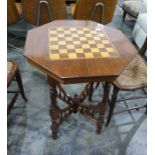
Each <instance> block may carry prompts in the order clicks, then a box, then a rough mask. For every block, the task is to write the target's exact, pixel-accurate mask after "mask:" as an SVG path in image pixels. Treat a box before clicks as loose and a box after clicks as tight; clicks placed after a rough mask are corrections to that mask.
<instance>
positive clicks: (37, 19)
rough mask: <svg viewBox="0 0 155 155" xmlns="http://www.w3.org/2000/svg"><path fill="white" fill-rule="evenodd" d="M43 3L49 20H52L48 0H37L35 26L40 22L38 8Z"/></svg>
mask: <svg viewBox="0 0 155 155" xmlns="http://www.w3.org/2000/svg"><path fill="white" fill-rule="evenodd" d="M43 4H45V5H46V7H47V10H48V18H49V21H52V13H51V8H50V6H49V2H48V0H37V17H36V24H37V26H39V24H40V9H41V6H42V5H43Z"/></svg>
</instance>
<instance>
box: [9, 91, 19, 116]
mask: <svg viewBox="0 0 155 155" xmlns="http://www.w3.org/2000/svg"><path fill="white" fill-rule="evenodd" d="M18 95H19V90H18V91H17V92H16V93H15V95H14V97H13V98H12V100H11V102H10V103H9V105H8V107H7V115H9V113H10V111H11V110H12V108H13V106H14V104H15V102H16V100H17V97H18Z"/></svg>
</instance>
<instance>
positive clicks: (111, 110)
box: [106, 86, 119, 126]
mask: <svg viewBox="0 0 155 155" xmlns="http://www.w3.org/2000/svg"><path fill="white" fill-rule="evenodd" d="M118 92H119V89H118V88H117V87H115V86H114V89H113V94H112V99H111V103H110V110H109V114H108V118H107V122H106V126H108V125H109V123H110V121H111V118H112V115H113V110H114V107H115V104H116V100H117V94H118Z"/></svg>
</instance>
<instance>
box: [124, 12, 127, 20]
mask: <svg viewBox="0 0 155 155" xmlns="http://www.w3.org/2000/svg"><path fill="white" fill-rule="evenodd" d="M126 14H127V12H126V11H125V10H124V13H123V22H124V20H125V17H126Z"/></svg>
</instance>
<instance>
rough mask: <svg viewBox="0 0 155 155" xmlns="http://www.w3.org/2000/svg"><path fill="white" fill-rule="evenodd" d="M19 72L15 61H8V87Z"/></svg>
mask: <svg viewBox="0 0 155 155" xmlns="http://www.w3.org/2000/svg"><path fill="white" fill-rule="evenodd" d="M16 70H17V64H16V63H15V62H14V61H7V85H8V84H9V83H10V82H11V80H12V79H13V77H14V75H15V73H16Z"/></svg>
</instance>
